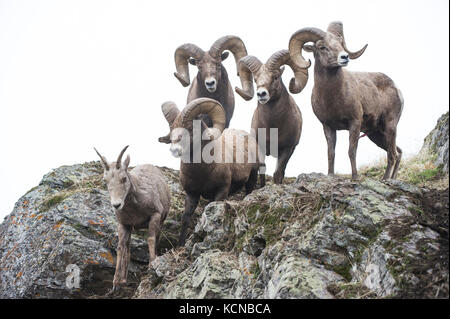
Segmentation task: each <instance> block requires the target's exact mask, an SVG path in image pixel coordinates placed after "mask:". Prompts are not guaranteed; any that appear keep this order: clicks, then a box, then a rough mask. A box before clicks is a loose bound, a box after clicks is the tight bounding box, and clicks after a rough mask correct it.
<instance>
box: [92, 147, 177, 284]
mask: <svg viewBox="0 0 450 319" xmlns="http://www.w3.org/2000/svg"><path fill="white" fill-rule="evenodd" d="M127 148H128V146H126V147H125V148H124V149H123V150H122V151H121V152H120V154H119V157H118V158H117V161H116V162H112V163H109V162H108V161H107V160H106V158H105V157H104V156H102V155H100V153H99V152H98V151H97V150H96V149H95V148H94V150H95V152H97V154H98V156H99V157H100V159H101V163H102V165H103V168H104V174H103V179H104V180H105V182H106V185H107V187H108V192H109V196H110V198H111V204H112V206H113V207H114V209H115V213H116V217H117V221H118V222H119V227H118V233H119V243H118V246H117V263H116V271H115V273H114V281H113V289H112V291H111V292H114V291H116V290H118V289H119V288H120V286H121V285H123V284H125V283H126V281H127V273H128V263H129V261H130V244H131V231H132V230H138V229H142V228H148V237H147V241H148V252H149V259H150V262H149V266H150V263H151V262H152V261H153V260H154V259H155V257H156V243H157V241H158V238H159V232H160V229H161V226H162V223H163V221H164V219H165V218H166V216H167V213H168V212H169V207H170V191H169V187H168V186H167V184H166V182H165V181H164V176H163V175H162V173H161V171H160V170H159V169H158V168H156V167H155V166H153V165H149V164H146V165H138V166H136V167H135V168H133V169H132V170H131V171H128V165H129V164H130V156H129V155H128V156H127V158H126V159H125V161H124V162H123V163H122V156H123V154H124V152H125V150H126V149H127Z"/></svg>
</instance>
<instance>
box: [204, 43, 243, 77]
mask: <svg viewBox="0 0 450 319" xmlns="http://www.w3.org/2000/svg"><path fill="white" fill-rule="evenodd" d="M225 50H229V51H231V53H233V56H234V60H235V61H236V68H237V72H238V73H237V75H238V76H239V60H240V59H241V58H243V57H245V56H246V55H247V49H246V48H245V44H244V42H243V41H242V40H241V39H240V38H239V37H237V36H234V35H226V36H224V37H221V38H220V39H218V40H217V41H216V42H214V43H213V45H212V46H211V48H210V49H209V54H210V55H211V56H212V57H215V58H219V57H220V56H221V54H222V52H223V51H225Z"/></svg>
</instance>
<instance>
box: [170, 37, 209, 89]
mask: <svg viewBox="0 0 450 319" xmlns="http://www.w3.org/2000/svg"><path fill="white" fill-rule="evenodd" d="M203 54H204V52H203V50H202V49H200V48H199V47H198V46H196V45H195V44H191V43H186V44H183V45H180V46H179V47H178V48H177V49H176V50H175V66H176V68H177V72H175V73H174V75H175V77H176V78H177V79H178V81H180V83H181V85H183V86H188V85H189V83H190V82H191V80H190V78H189V66H188V59H189V58H190V57H193V58H194V59H196V60H199V59H201V58H202V56H203Z"/></svg>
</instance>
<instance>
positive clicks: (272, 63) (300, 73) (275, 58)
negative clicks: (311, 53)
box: [266, 50, 308, 94]
mask: <svg viewBox="0 0 450 319" xmlns="http://www.w3.org/2000/svg"><path fill="white" fill-rule="evenodd" d="M285 64H286V65H289V67H290V68H291V69H292V71H293V72H294V77H293V78H292V79H291V81H290V82H289V91H290V92H291V93H294V94H297V93H300V92H301V91H302V90H303V88H304V87H305V86H306V83H307V82H308V69H303V68H300V67H299V66H298V65H296V64H295V63H294V62H293V61H292V59H291V57H290V55H289V51H288V50H280V51H278V52H275V53H274V54H272V56H271V57H270V58H269V59H268V60H267V62H266V66H267V68H268V69H269V70H271V71H273V70H279V69H280V67H281V66H282V65H285Z"/></svg>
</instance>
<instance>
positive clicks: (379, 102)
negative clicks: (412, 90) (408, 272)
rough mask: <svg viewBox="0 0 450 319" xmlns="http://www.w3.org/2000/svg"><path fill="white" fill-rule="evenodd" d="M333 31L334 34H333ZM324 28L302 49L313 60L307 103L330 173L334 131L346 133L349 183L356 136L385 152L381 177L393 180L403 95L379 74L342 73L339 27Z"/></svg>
mask: <svg viewBox="0 0 450 319" xmlns="http://www.w3.org/2000/svg"><path fill="white" fill-rule="evenodd" d="M334 27H337V29H338V30H339V32H338V33H336V32H334V33H333V32H331V31H332V30H333V28H334ZM328 30H329V32H326V33H325V36H324V37H323V38H321V39H319V40H317V41H316V42H315V43H314V45H304V46H303V49H305V50H306V51H310V52H311V51H312V52H313V53H314V58H315V66H314V88H313V92H312V96H311V104H312V107H313V111H314V114H315V115H316V116H317V118H318V119H319V120H320V122H321V123H322V125H323V130H324V133H325V137H326V140H327V144H328V174H334V156H335V146H336V130H348V131H349V142H350V145H349V150H348V155H349V157H350V162H351V167H352V179H354V180H356V179H358V174H357V169H356V150H357V147H358V140H359V137H360V132H364V133H365V134H367V136H368V137H369V139H370V140H371V141H373V142H374V143H375V144H376V145H377V146H379V147H380V148H382V149H384V150H386V151H387V154H388V165H387V168H386V172H385V174H384V177H383V179H388V178H396V176H397V172H398V168H399V164H400V159H401V155H402V151H401V149H400V148H399V147H398V146H397V145H396V135H397V124H398V121H399V119H400V116H401V113H402V109H403V98H402V95H401V92H400V90H399V89H398V88H397V87H396V86H395V84H394V82H393V81H392V80H391V79H390V78H389V77H388V76H387V75H385V74H383V73H369V72H350V71H347V70H345V69H343V68H342V65H340V64H339V63H337V61H338V55H339V54H342V52H345V51H346V52H348V51H347V50H345V48H344V45H343V44H345V41H343V33H342V24H340V23H332V24H330V27H329V29H328ZM330 30H331V31H330ZM338 34H339V35H341V36H338ZM364 49H365V48H364ZM344 50H345V51H344ZM360 52H364V51H363V50H362V51H361V50H360ZM361 54H362V53H360V54H358V55H357V56H356V57H359V55H361ZM351 57H352V54H351V53H350V58H351Z"/></svg>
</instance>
